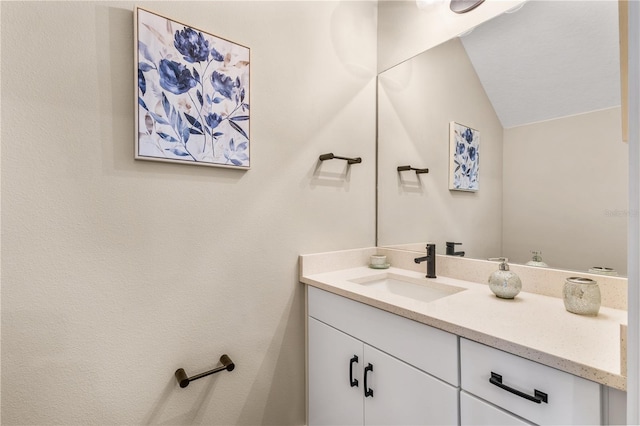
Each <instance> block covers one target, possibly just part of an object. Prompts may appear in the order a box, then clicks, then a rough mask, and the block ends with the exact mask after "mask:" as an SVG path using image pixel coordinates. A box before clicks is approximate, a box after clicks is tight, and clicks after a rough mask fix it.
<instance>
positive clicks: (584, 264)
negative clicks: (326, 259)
mask: <svg viewBox="0 0 640 426" xmlns="http://www.w3.org/2000/svg"><path fill="white" fill-rule="evenodd" d="M481 7H482V6H480V8H481ZM480 8H479V9H480ZM618 49H619V47H618V10H617V2H610V1H589V2H573V1H529V2H527V3H525V4H524V6H523V7H522V8H521V9H520V10H518V11H515V12H513V13H505V14H503V15H500V16H498V17H496V18H494V19H492V20H490V21H488V22H485V23H484V24H482V25H480V26H478V27H476V28H475V29H474V30H473V31H472V32H471V33H469V34H466V35H462V36H460V37H456V38H454V39H451V40H449V41H448V42H446V43H443V44H441V45H439V46H436V47H434V48H431V49H429V50H428V51H425V52H423V53H421V54H419V55H417V56H415V57H413V58H410V59H408V60H406V61H404V62H402V63H400V64H398V65H396V66H394V67H392V68H390V69H388V70H386V71H384V72H382V73H381V74H379V77H378V211H377V215H378V229H377V239H378V241H377V243H378V245H379V246H387V247H388V246H391V247H397V248H403V249H408V250H417V251H424V244H425V242H426V241H430V242H435V243H436V245H437V252H438V254H445V242H448V241H449V242H456V243H462V244H461V245H459V246H456V247H455V250H456V251H464V252H465V256H466V257H472V258H480V259H487V258H493V257H507V258H509V261H510V263H523V264H524V263H527V262H528V261H530V260H532V252H534V251H535V252H541V254H542V258H543V261H544V262H545V263H546V264H548V265H549V266H550V267H553V268H560V269H569V270H577V271H585V272H586V271H588V270H589V269H592V268H593V267H603V268H611V269H613V270H615V271H617V273H618V274H619V275H625V274H626V246H627V241H626V238H627V216H628V210H627V208H628V207H627V205H628V193H627V186H628V184H627V175H628V166H627V162H628V160H627V156H628V153H627V145H626V144H625V143H623V142H622V136H621V121H620V120H621V118H620V107H619V106H620V83H619V50H618ZM451 122H456V123H459V124H462V125H464V126H467V127H469V128H472V129H475V130H476V131H477V132H479V135H480V142H479V149H478V155H479V188H478V190H477V191H475V192H469V191H457V190H450V189H449V173H450V170H449V168H450V166H449V163H450V123H451ZM407 165H410V166H411V167H414V168H419V169H424V168H428V169H429V172H428V173H421V174H417V173H415V171H412V170H408V171H400V172H399V171H398V170H397V168H398V166H407Z"/></svg>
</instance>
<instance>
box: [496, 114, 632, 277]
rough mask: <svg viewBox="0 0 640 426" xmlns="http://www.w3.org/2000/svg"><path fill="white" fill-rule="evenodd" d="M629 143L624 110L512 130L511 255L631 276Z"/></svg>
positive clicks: (508, 139) (508, 182) (507, 251)
mask: <svg viewBox="0 0 640 426" xmlns="http://www.w3.org/2000/svg"><path fill="white" fill-rule="evenodd" d="M621 139H622V135H621V128H620V108H619V107H615V108H610V109H605V110H601V111H595V112H590V113H586V114H580V115H576V116H571V117H565V118H559V119H556V120H548V121H543V122H540V123H534V124H529V125H523V126H518V127H513V128H510V129H505V131H504V151H503V156H504V170H503V178H504V192H503V205H504V208H503V250H504V255H505V256H508V257H509V259H510V260H512V261H513V262H516V263H525V262H526V261H528V260H529V259H530V258H531V251H532V250H540V251H542V255H543V259H544V260H545V261H546V262H547V263H549V265H550V266H554V265H557V266H560V267H562V268H565V269H576V270H581V271H586V270H588V269H589V268H591V267H593V266H603V267H610V268H613V269H615V270H616V271H618V273H619V274H621V275H626V271H627V262H626V260H627V256H626V253H627V219H628V217H627V216H628V215H627V214H625V212H627V206H628V192H627V188H628V183H627V176H628V160H627V148H628V147H627V145H625V144H623V143H621ZM617 212H619V213H617Z"/></svg>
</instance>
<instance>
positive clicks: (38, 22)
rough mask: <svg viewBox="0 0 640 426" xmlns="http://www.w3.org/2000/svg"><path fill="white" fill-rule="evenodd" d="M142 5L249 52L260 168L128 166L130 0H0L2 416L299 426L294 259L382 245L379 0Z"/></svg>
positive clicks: (300, 371) (7, 419)
mask: <svg viewBox="0 0 640 426" xmlns="http://www.w3.org/2000/svg"><path fill="white" fill-rule="evenodd" d="M138 4H139V5H141V6H144V7H146V8H148V9H150V10H153V11H156V12H158V13H161V14H164V15H166V16H169V17H172V18H174V19H176V20H179V21H182V22H186V23H188V24H190V25H193V26H194V27H197V28H201V29H205V30H209V31H211V32H213V33H215V34H218V35H220V36H223V37H225V38H228V39H230V40H233V41H237V42H238V43H241V44H244V45H247V46H249V47H250V48H251V78H252V81H251V89H252V99H251V103H252V105H251V107H252V121H251V136H252V138H251V141H252V169H251V170H250V171H246V172H242V171H236V170H227V169H218V168H209V167H194V166H184V165H173V164H161V163H154V162H143V161H134V160H133V144H134V118H133V105H134V95H133V88H134V80H133V76H134V71H133V12H132V11H133V8H134V5H135V3H134V2H40V3H35V2H2V3H1V7H2V13H1V19H2V22H1V23H2V69H1V71H2V107H3V108H2V133H1V136H2V152H3V156H2V176H1V179H2V424H6V425H12V424H66V425H72V424H78V425H88V424H100V425H108V424H175V425H179V424H302V423H304V421H305V419H304V412H305V405H304V398H305V397H304V395H305V385H304V371H305V358H304V316H303V314H304V302H303V291H302V286H301V285H300V284H299V283H298V281H297V256H298V254H300V253H309V252H319V251H327V250H337V249H345V248H355V247H363V246H371V245H373V244H374V217H373V215H372V213H371V212H372V211H373V208H374V200H375V187H374V179H375V175H374V174H375V143H374V141H375V89H376V87H375V68H376V57H375V50H376V44H375V43H376V42H375V40H376V38H375V37H376V33H375V31H376V18H375V13H376V12H375V3H372V2H339V1H336V2H325V1H323V2H261V1H260V2H235V1H234V2H189V3H188V2H183V1H180V2H177V1H176V2H166V1H158V2H142V3H138ZM331 151H333V152H335V153H336V154H338V155H347V156H361V157H362V158H363V163H362V164H358V165H354V166H352V167H351V169H350V170H349V171H348V172H346V169H345V163H344V162H342V161H332V162H327V163H326V164H322V165H319V164H318V163H317V158H318V155H319V154H322V153H325V152H331ZM222 353H228V354H229V355H230V356H231V357H232V358H233V360H234V361H235V362H236V369H235V370H234V371H233V372H231V373H228V372H224V373H220V374H218V375H215V376H212V377H208V378H204V379H202V380H199V381H197V382H194V383H192V384H191V385H190V386H189V387H188V388H186V389H180V388H178V386H177V384H176V382H175V378H174V376H173V372H174V371H175V370H176V369H177V368H179V367H184V368H185V369H186V370H187V373H190V374H195V373H199V372H202V371H205V370H208V369H210V368H213V367H214V366H216V364H217V359H218V357H219V356H220V355H221V354H222Z"/></svg>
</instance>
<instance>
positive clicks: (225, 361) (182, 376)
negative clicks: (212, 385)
mask: <svg viewBox="0 0 640 426" xmlns="http://www.w3.org/2000/svg"><path fill="white" fill-rule="evenodd" d="M220 362H221V363H222V367H216V368H214V369H213V370H209V371H205V372H204V373H200V374H196V375H195V376H193V377H188V376H187V372H186V371H184V368H178V369H177V370H176V372H175V376H176V380H177V381H178V383H179V384H180V387H181V388H186V387H187V386H189V383H191V382H193V381H194V380H198V379H202V378H203V377H206V376H210V375H212V374H215V373H218V372H220V371H223V370H227V371H233V369H234V368H236V365H235V364H234V363H233V361H231V358H229V355H227V354H224V355H222V356H221V357H220Z"/></svg>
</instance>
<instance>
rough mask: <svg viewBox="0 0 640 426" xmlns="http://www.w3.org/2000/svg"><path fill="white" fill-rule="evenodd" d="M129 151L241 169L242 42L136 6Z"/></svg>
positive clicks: (244, 120) (245, 106)
mask: <svg viewBox="0 0 640 426" xmlns="http://www.w3.org/2000/svg"><path fill="white" fill-rule="evenodd" d="M135 27H136V28H135V33H136V45H137V56H136V67H135V68H136V69H135V75H136V81H137V88H136V90H137V98H138V102H137V108H136V109H137V117H136V127H137V138H136V155H135V157H136V159H144V160H156V161H170V162H182V163H186V164H197V165H206V166H222V167H234V168H244V169H248V168H249V166H250V155H249V152H250V143H249V104H250V102H249V56H250V55H249V48H248V47H245V46H241V45H239V44H236V43H232V42H230V41H228V40H225V39H222V38H219V37H216V36H213V35H211V34H208V33H206V32H203V31H200V30H198V29H195V28H192V27H190V26H187V25H184V24H181V23H178V22H176V21H172V20H170V19H167V18H165V17H162V16H160V15H157V14H154V13H152V12H149V11H147V10H144V9H141V8H137V9H136V26H135Z"/></svg>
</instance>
